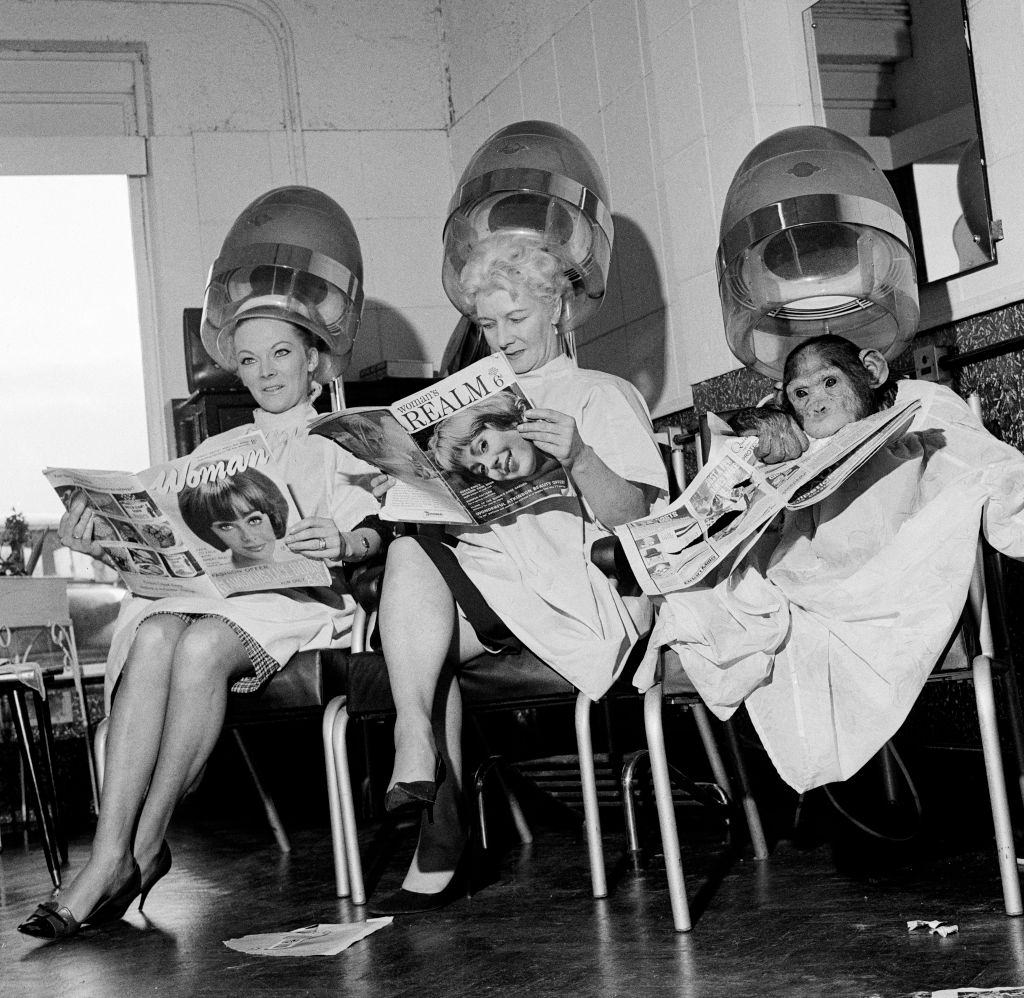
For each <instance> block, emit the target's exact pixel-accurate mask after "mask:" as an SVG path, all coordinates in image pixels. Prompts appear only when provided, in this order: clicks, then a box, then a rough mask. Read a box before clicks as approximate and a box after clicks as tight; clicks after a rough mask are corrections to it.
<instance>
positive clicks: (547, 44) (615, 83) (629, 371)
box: [441, 0, 810, 413]
mask: <svg viewBox="0 0 1024 998" xmlns="http://www.w3.org/2000/svg"><path fill="white" fill-rule="evenodd" d="M798 7H799V4H795V3H787V2H785V0H706V2H703V3H699V2H690V0H549V2H539V0H538V2H517V3H512V2H507V3H490V4H486V5H483V4H480V3H479V2H477V0H444V2H443V3H442V6H441V10H442V16H443V23H444V38H445V46H446V49H447V51H448V57H449V72H450V77H451V95H452V110H453V114H454V125H453V127H452V132H451V135H452V142H451V146H452V160H453V167H454V170H455V173H456V174H459V173H460V172H461V171H462V169H463V167H464V166H465V164H466V162H467V160H468V159H469V157H470V155H471V154H472V152H473V151H474V150H475V149H476V148H477V146H478V145H479V144H480V142H482V141H483V139H485V138H486V137H487V136H488V135H489V134H491V133H492V132H493V131H496V130H497V129H498V128H500V127H502V126H504V125H506V124H509V123H510V122H513V121H516V120H520V119H523V118H534V117H538V118H545V119H548V120H550V121H555V122H558V123H560V124H562V125H564V126H565V127H566V128H568V129H569V130H570V131H572V132H574V133H576V134H577V135H578V136H579V137H580V138H581V139H582V140H583V141H584V142H585V143H586V145H587V146H588V148H589V149H590V150H591V152H592V153H593V154H594V155H595V157H596V158H597V160H598V162H599V164H600V166H601V168H602V171H603V172H604V174H605V179H606V181H607V182H608V185H609V188H610V191H611V201H612V209H613V213H614V218H615V225H616V234H615V251H614V254H613V255H614V262H613V274H612V280H611V282H610V288H609V294H608V298H607V300H606V302H605V305H604V307H603V308H602V310H601V312H600V313H599V315H598V316H597V317H596V319H595V320H594V321H593V322H591V323H590V324H589V326H588V328H587V329H585V330H584V331H583V332H582V334H581V336H580V342H581V344H582V346H581V350H580V356H581V360H582V361H583V363H586V364H589V365H592V366H595V367H602V368H605V369H608V370H611V371H614V372H615V373H618V374H622V375H624V376H625V377H628V378H630V379H631V380H632V381H634V383H636V384H637V386H638V387H639V388H640V389H641V390H642V391H643V392H644V394H645V396H646V397H647V399H648V401H649V402H650V403H651V405H652V407H653V408H654V410H655V412H656V413H666V412H671V411H673V410H675V409H679V408H682V407H684V406H686V405H688V404H689V403H690V402H691V400H692V391H691V385H692V384H693V383H694V382H699V381H701V380H703V379H706V378H708V377H711V376H713V375H716V374H720V373H721V372H723V371H727V370H729V369H731V368H734V367H736V361H735V360H734V359H733V358H732V356H731V354H730V353H729V352H728V349H727V348H726V346H725V342H724V338H723V335H722V320H721V315H720V312H719V305H718V294H717V284H716V279H715V275H714V252H715V248H716V244H717V219H718V216H719V212H720V209H721V204H722V198H723V197H724V194H725V191H726V189H727V187H728V185H729V182H730V181H731V179H732V175H733V173H734V172H735V169H736V167H737V166H738V165H739V162H740V160H741V159H742V158H743V156H744V155H745V154H746V153H747V151H749V149H750V147H751V146H752V145H753V144H754V143H755V142H756V141H757V140H758V139H759V138H761V137H763V136H765V135H768V134H770V133H771V132H773V131H775V130H777V129H778V128H781V127H784V126H787V125H792V124H798V123H801V122H802V121H806V120H810V108H809V86H808V80H807V70H806V66H805V65H804V64H803V63H801V62H800V61H799V54H798V55H797V56H794V46H795V44H796V41H795V40H794V39H796V40H797V41H799V40H800V39H802V34H801V29H800V17H799V11H798V10H797V8H798ZM799 44H800V45H801V46H802V41H799ZM801 51H802V48H801Z"/></svg>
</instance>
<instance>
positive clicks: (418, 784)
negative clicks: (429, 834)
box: [384, 755, 445, 824]
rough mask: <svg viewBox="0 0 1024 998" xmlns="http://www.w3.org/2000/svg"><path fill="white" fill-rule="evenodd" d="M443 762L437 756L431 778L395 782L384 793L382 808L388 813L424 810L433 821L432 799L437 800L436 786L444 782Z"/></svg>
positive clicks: (431, 821) (431, 822)
mask: <svg viewBox="0 0 1024 998" xmlns="http://www.w3.org/2000/svg"><path fill="white" fill-rule="evenodd" d="M444 778H445V764H444V758H443V757H442V756H440V755H439V756H438V757H437V764H436V766H435V767H434V778H433V779H432V780H412V781H410V782H409V783H396V784H395V785H394V786H393V787H392V788H391V789H390V790H389V791H388V792H387V793H386V794H385V795H384V810H385V811H387V813H388V814H394V813H396V812H398V811H419V810H423V811H425V812H426V815H427V821H429V822H430V824H433V823H434V801H436V800H437V788H438V787H439V786H441V784H442V783H444Z"/></svg>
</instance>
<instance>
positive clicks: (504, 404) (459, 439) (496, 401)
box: [428, 391, 526, 481]
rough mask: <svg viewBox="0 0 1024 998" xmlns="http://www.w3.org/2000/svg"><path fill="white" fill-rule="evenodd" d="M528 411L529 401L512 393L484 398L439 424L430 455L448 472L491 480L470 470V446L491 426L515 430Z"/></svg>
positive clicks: (430, 448) (432, 439) (507, 392)
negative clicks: (458, 472)
mask: <svg viewBox="0 0 1024 998" xmlns="http://www.w3.org/2000/svg"><path fill="white" fill-rule="evenodd" d="M525 411H526V400H525V399H524V398H523V397H522V396H521V395H516V394H515V393H514V392H511V391H504V392H498V393H497V394H495V395H492V396H491V397H490V398H486V399H482V400H481V401H479V402H477V403H476V404H475V405H471V406H470V407H469V408H468V409H465V410H463V411H462V412H457V413H455V414H454V415H451V416H449V417H448V418H447V419H445V420H443V421H442V422H440V423H438V425H437V429H436V430H434V435H433V436H432V437H431V438H430V443H429V444H428V448H429V450H430V454H431V456H432V457H433V458H434V460H435V461H436V462H437V463H438V464H439V465H440V466H441V467H442V468H443V469H444V470H445V471H462V472H464V473H465V474H467V475H471V476H472V477H473V478H474V479H478V480H481V481H488V478H487V476H486V475H483V476H479V475H474V474H473V473H472V472H471V471H470V467H471V466H472V463H473V460H472V458H471V457H470V456H469V454H468V453H467V451H468V448H469V445H470V444H471V443H472V442H473V441H474V440H475V439H476V437H477V434H478V433H482V432H483V431H484V430H486V429H487V428H488V427H490V428H492V429H495V430H514V429H515V428H516V427H517V426H518V425H519V424H520V423H521V422H522V421H523V418H524V417H523V413H524V412H525Z"/></svg>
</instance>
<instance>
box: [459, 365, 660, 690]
mask: <svg viewBox="0 0 1024 998" xmlns="http://www.w3.org/2000/svg"><path fill="white" fill-rule="evenodd" d="M517 377H518V379H519V382H520V384H521V385H522V388H523V391H524V392H525V393H526V395H527V397H528V398H529V399H530V401H531V402H533V404H534V405H535V406H536V407H538V408H544V409H556V410H558V411H559V412H563V413H565V414H567V415H569V416H572V417H573V419H575V420H576V425H577V427H578V429H579V434H580V437H581V438H582V440H583V442H584V443H586V444H589V445H590V446H591V447H592V448H593V449H594V451H595V452H596V453H597V454H598V456H599V457H600V458H601V459H602V460H603V461H604V463H605V464H606V465H608V467H609V468H610V469H611V470H612V471H614V472H615V473H616V474H618V475H620V476H621V477H622V478H625V479H627V480H628V481H631V482H637V483H642V484H645V485H651V486H654V487H655V488H656V489H658V490H660V493H661V495H662V497H664V496H665V495H667V487H668V481H667V477H666V473H665V466H664V463H663V461H662V459H661V454H660V452H659V450H658V445H657V444H656V443H655V441H654V435H653V431H652V428H651V421H650V416H649V414H648V412H647V407H646V405H645V404H644V400H643V398H642V396H641V395H640V393H639V392H638V391H637V390H636V389H635V388H634V387H633V386H632V385H631V384H629V382H627V381H624V380H622V379H621V378H617V377H615V376H614V375H610V374H604V373H603V372H600V371H587V370H581V369H580V368H578V367H577V366H576V364H575V361H573V360H572V359H570V358H569V357H566V356H561V357H557V358H556V359H555V360H552V361H550V362H549V363H547V364H545V365H544V366H542V367H540V368H538V369H537V370H535V371H530V372H528V373H527V374H520V375H517ZM449 532H450V533H451V535H452V536H454V537H456V538H457V539H458V544H456V546H455V554H456V557H457V558H458V560H459V564H460V565H461V566H462V568H463V569H464V570H465V572H466V574H467V575H468V576H469V578H470V579H471V580H472V581H473V583H474V584H475V585H476V586H477V588H478V589H479V590H480V592H481V594H482V595H483V597H484V599H486V600H487V603H488V604H489V606H490V607H491V608H492V609H493V610H494V612H495V613H497V614H498V616H499V617H501V619H502V620H503V621H504V623H505V624H506V626H507V627H508V629H509V630H510V631H511V632H512V633H513V634H515V636H516V637H517V638H519V640H520V641H522V642H523V644H524V645H525V646H526V647H527V648H529V649H530V651H532V652H533V653H534V654H535V655H536V656H537V657H538V658H540V659H542V660H543V661H544V662H546V663H547V664H548V665H550V666H551V668H553V669H554V670H555V671H556V672H558V673H559V674H560V675H561V676H563V677H564V678H565V679H567V680H568V681H569V682H570V683H572V684H573V685H574V686H575V687H576V688H577V689H580V690H582V691H583V692H584V693H586V694H587V695H588V696H589V697H591V698H592V699H594V700H597V699H598V698H599V697H601V696H602V695H603V694H604V693H605V692H606V691H607V690H608V687H609V686H611V684H612V682H613V681H614V680H615V678H616V676H617V675H618V673H619V671H620V670H621V668H622V665H623V663H624V661H625V657H626V655H627V653H628V652H629V649H630V648H631V647H632V645H633V644H634V643H635V642H636V640H637V638H638V637H639V636H640V635H641V634H642V633H646V632H647V629H648V628H649V626H650V613H651V608H650V604H649V602H648V601H647V600H646V599H644V598H639V599H631V600H627V601H623V599H622V597H621V596H619V594H618V592H617V591H616V588H615V585H614V583H613V582H612V581H611V580H610V579H608V578H607V577H606V576H605V575H604V573H602V572H601V570H600V569H599V568H597V567H596V566H595V565H593V564H592V563H591V561H590V547H591V545H592V544H593V543H594V541H595V540H596V539H597V538H599V537H603V536H606V535H607V534H609V533H610V531H609V530H608V529H607V528H606V527H605V526H604V525H603V524H601V523H599V522H598V521H597V520H596V519H595V517H594V515H593V512H592V511H591V510H590V508H589V506H588V505H587V503H586V502H585V501H584V500H583V499H582V497H569V498H553V499H548V500H544V501H543V502H540V503H537V504H536V505H534V506H530V507H529V508H528V509H526V510H524V511H523V512H521V513H519V514H517V515H514V516H509V517H505V518H504V519H501V520H498V521H497V522H494V523H491V524H489V525H487V526H486V527H461V526H460V527H451V528H449Z"/></svg>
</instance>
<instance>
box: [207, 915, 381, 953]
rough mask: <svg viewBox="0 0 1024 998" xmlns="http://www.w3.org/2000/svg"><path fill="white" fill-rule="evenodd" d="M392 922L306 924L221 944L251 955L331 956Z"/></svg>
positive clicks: (225, 941) (374, 919)
mask: <svg viewBox="0 0 1024 998" xmlns="http://www.w3.org/2000/svg"><path fill="white" fill-rule="evenodd" d="M392 921H394V919H392V918H391V917H390V916H389V917H387V918H368V919H367V920H366V921H365V922H346V923H343V924H340V925H335V924H331V923H324V924H321V925H307V926H306V927H305V928H302V929H292V931H291V932H265V933H261V934H259V935H253V936H240V937H239V938H238V939H225V940H224V945H225V946H227V947H228V948H229V949H234V950H238V952H239V953H249V954H251V955H252V956H334V955H335V954H336V953H340V952H341V951H342V950H345V949H348V948H349V946H351V945H352V944H353V943H357V942H359V940H360V939H365V938H366V937H367V936H369V935H372V934H373V933H374V932H376V931H377V930H378V929H383V928H384V926H385V925H390V924H391V923H392Z"/></svg>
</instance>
